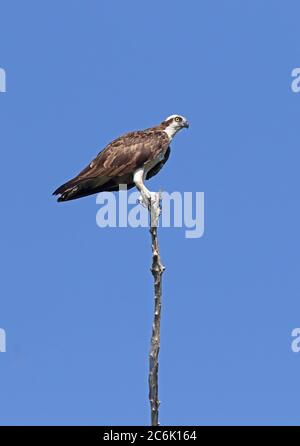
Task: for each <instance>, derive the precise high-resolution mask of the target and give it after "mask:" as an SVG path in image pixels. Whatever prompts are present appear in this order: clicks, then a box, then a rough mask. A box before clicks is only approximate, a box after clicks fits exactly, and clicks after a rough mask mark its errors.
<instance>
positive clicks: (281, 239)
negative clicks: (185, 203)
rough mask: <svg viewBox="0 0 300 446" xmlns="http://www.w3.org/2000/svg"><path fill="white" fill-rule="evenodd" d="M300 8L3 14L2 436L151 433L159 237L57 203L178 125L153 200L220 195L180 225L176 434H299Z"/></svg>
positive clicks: (92, 8) (168, 390)
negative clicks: (296, 78)
mask: <svg viewBox="0 0 300 446" xmlns="http://www.w3.org/2000/svg"><path fill="white" fill-rule="evenodd" d="M299 18H300V5H299V2H298V1H294V0H290V1H289V2H283V1H276V0H268V1H267V0H266V1H263V2H262V1H261V0H252V1H251V2H241V1H240V0H228V1H225V0H224V1H222V0H202V1H196V0H194V1H189V2H183V1H177V0H172V1H171V0H164V1H163V2H162V1H158V0H155V1H151V2H141V1H137V0H136V1H132V0H129V1H126V2H125V1H121V0H119V1H116V0H112V1H109V2H108V1H107V2H104V1H100V0H99V1H96V0H81V1H79V0H72V1H71V0H64V1H61V0H60V1H58V0H51V1H50V0H49V1H47V0H45V1H43V2H41V1H39V0H27V1H26V2H25V1H17V0H6V1H5V0H4V1H1V4H0V30H1V31H0V33H1V38H0V66H1V67H2V68H5V70H6V72H7V93H5V94H0V120H1V124H0V126H1V131H0V145H1V152H0V157H1V166H2V169H1V178H0V184H1V223H0V224H1V273H2V274H1V285H0V287H1V291H0V293H1V294H0V295H1V297H0V299H1V300H0V327H2V328H5V330H6V332H7V352H6V353H2V354H0V387H1V406H0V423H1V424H25V425H27V424H106V425H117V424H125V425H130V424H146V423H148V422H149V407H148V400H147V393H148V387H147V373H148V348H149V337H150V329H151V321H152V303H153V297H152V278H151V275H150V272H149V266H150V243H149V234H148V232H147V230H146V229H102V230H101V229H99V228H97V226H96V224H95V217H96V212H97V210H98V206H97V205H96V202H95V197H88V198H85V199H82V200H78V201H74V202H70V203H64V204H57V203H56V202H55V200H54V199H53V198H52V197H51V192H52V191H53V190H54V188H55V187H57V186H58V185H59V184H61V183H62V182H63V181H65V180H66V179H68V178H70V177H71V176H72V175H73V174H75V173H77V172H78V170H79V169H81V168H82V167H84V166H85V165H86V163H87V162H89V161H90V159H91V158H92V157H93V156H94V155H95V154H96V153H97V152H98V151H99V150H100V149H101V148H102V147H103V146H105V144H106V143H107V142H109V141H110V140H111V139H113V138H114V137H116V136H118V135H119V134H121V133H123V132H125V131H128V130H133V129H139V128H144V127H148V126H151V125H154V124H155V123H158V122H160V121H161V120H162V119H163V118H165V117H166V116H167V115H170V114H173V113H180V114H183V115H185V116H187V117H188V118H189V121H190V124H191V125H190V129H189V131H188V132H182V133H181V134H180V135H178V136H177V137H176V139H175V141H174V143H173V151H172V156H171V159H170V161H169V163H168V164H167V165H166V166H165V168H164V169H163V171H162V172H161V173H160V175H159V176H157V177H156V178H155V179H153V180H152V181H151V183H150V187H151V189H153V190H155V189H159V188H160V187H163V188H164V189H165V190H168V191H173V190H179V191H204V192H205V199H206V207H205V212H206V215H205V234H204V236H203V237H202V238H200V239H196V240H193V239H185V238H184V230H183V229H163V230H162V231H161V233H160V238H161V251H162V256H163V260H164V263H165V264H166V266H167V271H166V274H165V276H164V296H163V320H162V348H161V355H160V398H161V400H162V405H161V417H160V418H161V423H162V424H165V425H168V424H169V425H170V424H173V425H176V424H191V425H193V424H212V425H214V424H225V425H227V424H266V423H267V424H278V423H283V424H292V423H295V424H299V397H300V392H299V385H298V381H299V373H300V354H299V356H298V355H297V354H295V353H293V352H292V351H291V347H290V344H291V340H292V339H291V331H292V329H293V328H295V327H299V326H300V289H299V288H300V287H299V263H300V261H299V227H300V211H299V164H300V148H299V113H300V94H295V93H293V92H292V91H291V88H290V84H291V81H292V78H291V71H292V69H293V68H295V67H299V66H300V49H299Z"/></svg>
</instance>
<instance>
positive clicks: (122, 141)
mask: <svg viewBox="0 0 300 446" xmlns="http://www.w3.org/2000/svg"><path fill="white" fill-rule="evenodd" d="M168 146H169V138H168V136H167V135H166V133H165V132H163V131H161V130H146V131H141V132H131V133H127V134H126V135H124V136H121V137H120V138H118V139H116V140H114V141H113V142H112V143H110V144H109V145H108V146H107V147H106V148H105V149H104V150H102V152H100V153H99V154H98V155H97V157H96V158H95V159H94V160H93V161H92V162H91V163H90V164H89V166H87V167H86V168H85V169H84V170H83V171H82V172H80V173H79V175H78V176H77V177H76V179H80V180H81V179H90V178H95V177H99V176H104V177H109V178H111V177H119V176H123V175H127V174H130V173H134V172H135V170H137V169H138V168H140V167H143V165H144V164H145V163H147V162H148V161H152V160H153V159H155V158H157V157H158V156H159V154H160V153H163V152H165V151H166V150H167V148H168Z"/></svg>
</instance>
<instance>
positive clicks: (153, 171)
mask: <svg viewBox="0 0 300 446" xmlns="http://www.w3.org/2000/svg"><path fill="white" fill-rule="evenodd" d="M170 153H171V147H170V146H169V147H168V149H167V151H166V154H165V157H164V159H163V160H162V161H161V162H160V163H158V164H156V166H154V167H153V168H152V169H151V170H149V172H148V173H147V176H146V179H147V180H149V179H150V178H152V177H154V175H156V174H157V173H158V172H159V171H160V169H161V168H162V167H163V166H164V164H166V162H167V161H168V159H169V156H170Z"/></svg>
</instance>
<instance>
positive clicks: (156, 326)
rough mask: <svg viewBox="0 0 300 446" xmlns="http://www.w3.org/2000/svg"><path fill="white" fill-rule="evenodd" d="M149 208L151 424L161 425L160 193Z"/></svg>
mask: <svg viewBox="0 0 300 446" xmlns="http://www.w3.org/2000/svg"><path fill="white" fill-rule="evenodd" d="M149 210H150V215H151V219H150V220H151V224H150V226H151V227H150V234H151V243H152V267H151V272H152V275H153V278H154V318H153V325H152V336H151V346H150V354H149V400H150V406H151V424H152V426H159V421H158V409H159V404H160V401H159V399H158V355H159V349H160V321H161V297H162V274H163V272H164V270H165V267H164V266H163V264H162V262H161V258H160V252H159V244H158V237H157V226H158V221H159V216H160V210H161V207H160V194H159V193H152V195H151V206H150V209H149Z"/></svg>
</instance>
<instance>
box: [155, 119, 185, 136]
mask: <svg viewBox="0 0 300 446" xmlns="http://www.w3.org/2000/svg"><path fill="white" fill-rule="evenodd" d="M161 126H163V128H164V131H165V132H166V133H167V135H168V137H169V138H170V140H171V139H172V138H173V136H174V135H175V134H176V133H177V132H179V130H181V129H184V128H188V127H189V123H188V120H187V119H186V118H184V117H183V116H180V115H171V116H168V117H167V118H166V119H165V120H164V121H163V122H162V123H161Z"/></svg>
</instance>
